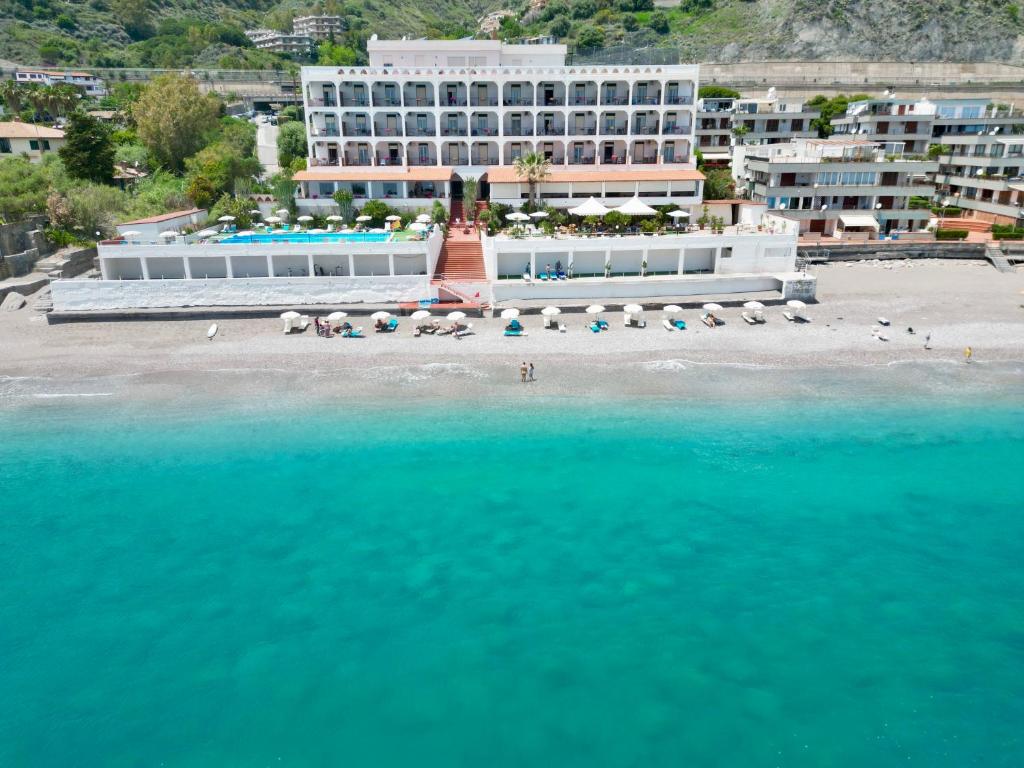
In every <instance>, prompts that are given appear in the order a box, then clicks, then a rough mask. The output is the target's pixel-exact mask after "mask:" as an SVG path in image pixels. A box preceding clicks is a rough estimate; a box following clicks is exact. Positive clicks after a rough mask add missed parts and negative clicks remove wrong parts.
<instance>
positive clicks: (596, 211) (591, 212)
mask: <svg viewBox="0 0 1024 768" xmlns="http://www.w3.org/2000/svg"><path fill="white" fill-rule="evenodd" d="M609 210H610V209H608V208H605V207H604V206H603V205H601V203H599V202H598V201H597V200H595V199H594V198H590V199H589V200H587V202H585V203H581V204H580V205H577V206H576V207H575V208H570V209H569V213H571V214H572V215H573V216H604V215H605V214H606V213H608V211H609Z"/></svg>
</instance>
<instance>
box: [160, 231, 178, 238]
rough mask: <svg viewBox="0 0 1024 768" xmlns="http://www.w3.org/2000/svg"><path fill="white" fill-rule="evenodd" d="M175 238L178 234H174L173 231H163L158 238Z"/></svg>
mask: <svg viewBox="0 0 1024 768" xmlns="http://www.w3.org/2000/svg"><path fill="white" fill-rule="evenodd" d="M177 236H178V233H177V232H175V231H174V230H173V229H168V230H165V231H164V232H161V233H160V237H177Z"/></svg>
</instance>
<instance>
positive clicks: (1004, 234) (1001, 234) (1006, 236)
mask: <svg viewBox="0 0 1024 768" xmlns="http://www.w3.org/2000/svg"><path fill="white" fill-rule="evenodd" d="M992 239H993V240H1024V229H1014V228H1013V227H1003V228H1000V230H999V231H998V232H997V231H996V228H995V227H992Z"/></svg>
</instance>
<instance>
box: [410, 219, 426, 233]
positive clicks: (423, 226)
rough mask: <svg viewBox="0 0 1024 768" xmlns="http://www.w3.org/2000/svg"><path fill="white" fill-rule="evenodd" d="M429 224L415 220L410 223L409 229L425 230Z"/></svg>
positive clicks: (414, 230)
mask: <svg viewBox="0 0 1024 768" xmlns="http://www.w3.org/2000/svg"><path fill="white" fill-rule="evenodd" d="M428 226H429V224H424V223H423V222H422V221H414V222H413V223H412V224H410V225H409V229H411V230H412V231H413V232H423V231H424V230H425V229H427V227H428Z"/></svg>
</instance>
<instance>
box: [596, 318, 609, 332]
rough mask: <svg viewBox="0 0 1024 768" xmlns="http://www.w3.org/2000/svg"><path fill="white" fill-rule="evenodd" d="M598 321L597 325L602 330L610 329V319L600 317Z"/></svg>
mask: <svg viewBox="0 0 1024 768" xmlns="http://www.w3.org/2000/svg"><path fill="white" fill-rule="evenodd" d="M596 322H597V327H598V328H600V329H601V330H602V331H607V330H608V321H607V320H601V319H600V318H598V320H597V321H596Z"/></svg>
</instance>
